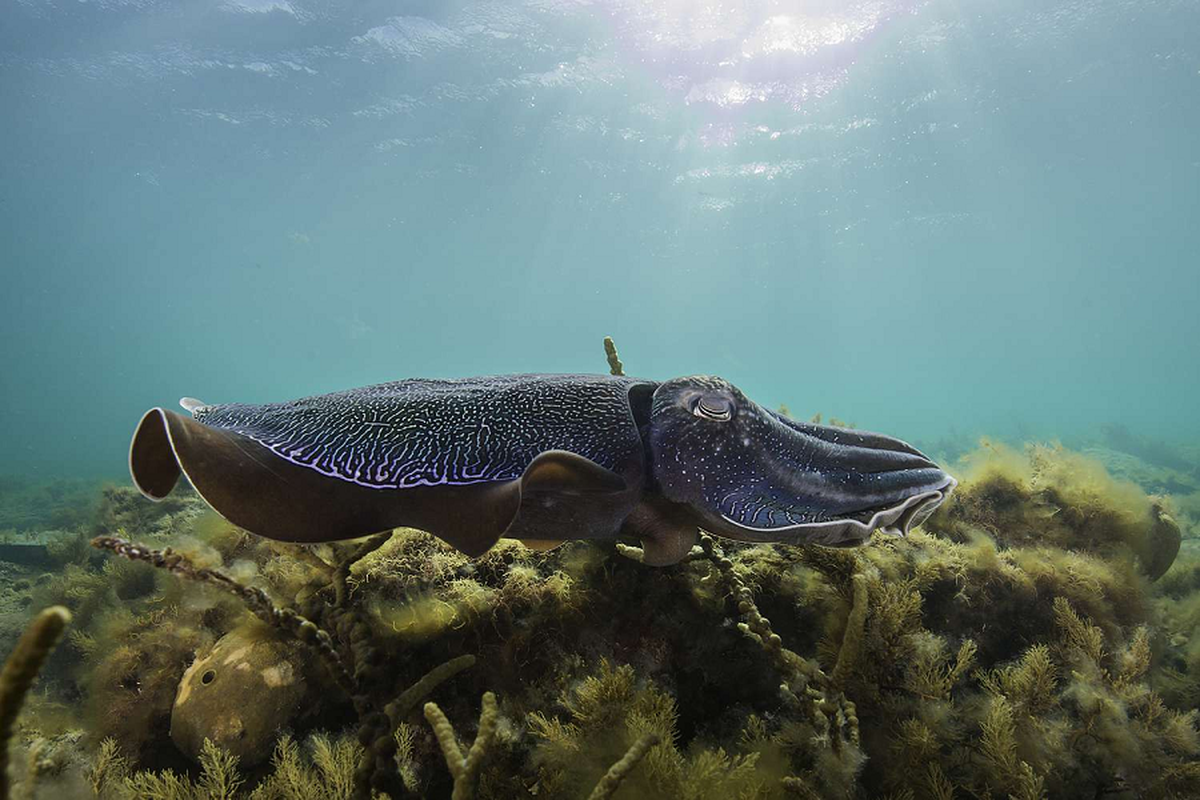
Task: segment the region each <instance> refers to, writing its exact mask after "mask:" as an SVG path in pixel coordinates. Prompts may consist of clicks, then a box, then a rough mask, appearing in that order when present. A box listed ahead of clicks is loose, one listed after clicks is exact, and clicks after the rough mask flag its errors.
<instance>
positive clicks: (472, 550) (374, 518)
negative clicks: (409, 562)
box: [130, 375, 955, 565]
mask: <svg viewBox="0 0 1200 800" xmlns="http://www.w3.org/2000/svg"><path fill="white" fill-rule="evenodd" d="M182 405H183V407H184V409H185V410H186V411H188V412H189V415H186V416H185V415H181V414H178V413H174V412H171V411H166V410H164V409H161V408H155V409H152V410H151V411H149V412H147V414H146V415H145V416H144V417H143V418H142V421H141V424H140V425H139V426H138V428H137V431H136V433H135V434H134V437H133V442H132V444H131V446H130V471H131V473H132V475H133V479H134V483H135V484H136V485H137V487H138V488H139V489H140V490H141V491H142V493H143V494H145V495H146V496H147V497H149V498H151V499H153V500H161V499H162V498H164V497H166V495H167V494H169V493H170V492H171V490H172V489H173V488H174V486H175V485H176V484H177V482H178V480H179V477H180V475H181V474H182V475H184V476H186V477H187V479H188V480H189V481H190V482H191V483H192V485H193V486H194V487H195V488H196V490H197V491H198V492H199V493H200V495H201V496H202V497H203V498H204V499H205V500H206V501H207V502H208V503H209V505H211V506H212V507H213V508H214V509H216V510H217V511H218V512H219V513H220V514H222V515H224V516H225V517H226V518H228V519H229V520H230V521H231V522H233V523H235V524H237V525H240V526H241V527H243V528H245V529H247V530H249V531H252V532H254V533H257V534H260V535H263V536H266V537H268V538H273V539H281V540H286V541H299V542H318V541H330V540H335V539H347V538H355V537H359V536H364V535H369V534H371V533H375V532H377V531H381V530H388V529H391V528H394V527H400V526H411V527H415V528H420V529H423V530H427V531H429V532H431V533H433V534H435V535H437V536H439V537H441V538H442V539H444V540H446V541H447V542H449V543H450V544H451V545H453V546H454V547H456V548H458V549H459V550H461V551H463V552H464V553H467V554H468V555H472V556H475V555H479V554H481V553H483V552H485V551H486V550H487V549H488V548H490V547H491V546H492V545H493V544H495V542H496V541H497V540H498V539H499V538H500V537H502V536H505V537H511V538H518V539H522V540H527V541H529V542H530V543H531V544H532V545H533V546H537V547H548V546H553V544H555V543H556V542H559V541H562V540H564V539H612V538H618V537H620V536H629V537H633V538H637V539H640V540H641V542H642V545H643V550H644V560H645V562H646V563H648V564H653V565H665V564H671V563H675V562H677V561H679V560H680V559H682V558H683V557H684V556H686V555H687V553H688V552H689V551H690V549H691V547H692V546H693V544H695V542H696V538H697V531H698V528H701V527H702V528H705V529H707V530H710V531H712V532H713V533H717V534H719V535H722V536H728V537H730V538H736V539H743V540H748V541H784V542H816V543H820V544H828V545H847V544H855V543H858V542H861V541H863V540H865V539H866V538H867V537H868V536H869V535H870V532H871V531H872V530H874V529H876V528H882V529H884V530H885V531H888V532H891V533H899V534H903V533H905V532H906V531H907V530H908V529H909V528H910V527H911V526H913V525H916V524H919V523H920V522H921V521H922V520H923V519H924V518H925V517H927V516H928V514H929V513H931V512H932V511H933V509H934V508H936V506H937V505H938V504H939V503H941V502H942V500H944V499H945V497H946V496H947V495H948V493H949V492H950V491H951V490H952V489H953V488H954V485H955V484H954V479H953V478H951V477H950V476H948V475H946V474H945V473H944V472H943V471H941V470H940V469H939V468H938V467H937V466H936V465H935V464H933V463H932V462H931V461H929V459H927V458H926V457H925V456H924V455H922V454H921V453H920V452H919V451H917V450H915V449H914V448H912V447H910V446H909V445H907V444H905V443H903V442H901V441H900V440H898V439H892V438H890V437H886V436H882V435H879V434H867V433H862V432H858V431H846V430H843V429H838V428H827V427H822V426H815V425H806V424H801V423H795V422H792V421H791V420H788V419H787V418H785V417H781V416H780V415H778V414H776V413H775V412H771V411H768V410H766V409H764V408H762V407H761V406H758V405H757V404H756V403H754V402H753V401H750V400H749V399H747V398H746V397H745V396H744V395H743V394H742V393H741V392H740V391H739V390H737V388H736V387H734V386H732V385H731V384H729V383H728V382H726V381H723V380H721V379H719V378H712V377H705V376H699V377H692V378H679V379H676V380H673V381H668V382H666V383H657V382H653V381H644V380H639V379H636V378H627V377H624V376H607V375H515V376H495V377H488V378H474V379H464V380H452V381H446V380H408V381H396V382H393V383H388V384H380V385H377V386H369V387H365V388H362V389H355V390H351V391H347V392H338V393H334V394H329V395H321V396H318V397H309V398H304V399H301V400H296V401H293V402H290V403H273V404H266V405H247V404H224V405H220V404H219V405H208V404H204V403H201V402H200V401H198V400H194V399H190V398H185V399H184V400H183V401H182Z"/></svg>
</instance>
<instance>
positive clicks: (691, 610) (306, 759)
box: [8, 443, 1200, 800]
mask: <svg viewBox="0 0 1200 800" xmlns="http://www.w3.org/2000/svg"><path fill="white" fill-rule="evenodd" d="M956 474H959V475H961V476H962V478H963V481H962V485H961V486H960V487H959V490H958V491H957V492H956V494H955V496H954V497H953V498H952V499H951V500H950V501H949V502H948V503H947V504H946V505H945V506H944V507H943V508H942V509H940V510H939V512H938V513H937V514H935V515H934V517H932V518H931V519H930V520H929V521H928V522H927V524H926V526H925V527H924V529H918V530H916V531H914V532H912V533H911V534H910V536H909V537H908V538H907V539H904V540H893V539H886V538H880V537H876V538H875V539H874V540H873V541H872V542H871V543H870V545H868V546H867V547H864V548H859V549H856V550H849V551H846V550H836V549H835V550H831V549H824V548H815V547H811V548H806V547H786V546H766V545H759V546H749V545H740V544H736V543H728V542H722V543H720V544H719V545H715V546H713V547H711V548H710V549H709V550H708V551H703V550H702V549H698V550H697V551H695V553H694V554H693V556H692V557H690V558H689V559H687V560H685V561H684V562H683V563H681V564H679V565H678V566H676V567H672V568H666V569H653V568H647V567H644V566H643V565H641V564H638V563H636V562H635V561H633V560H630V559H628V558H624V557H622V556H621V555H619V554H618V552H617V550H616V549H615V548H612V547H611V546H606V545H603V544H599V543H587V542H571V543H568V544H566V545H563V546H561V547H559V548H556V549H554V550H550V551H545V552H543V551H537V550H530V549H528V548H525V547H524V546H522V545H521V544H519V543H516V542H502V543H501V545H500V546H498V547H496V548H495V549H493V550H492V551H490V552H489V553H487V554H485V555H484V556H483V557H481V558H479V559H473V560H472V559H467V558H465V557H463V556H462V555H461V554H459V553H457V552H455V551H453V550H452V549H450V548H448V547H447V546H445V545H444V544H442V543H441V542H440V541H439V540H437V539H436V538H435V537H432V536H429V535H427V534H423V533H420V532H417V531H398V532H396V533H395V534H394V535H392V536H391V537H390V538H388V539H387V540H386V541H383V540H380V541H379V542H376V543H374V544H373V545H372V548H373V549H369V552H362V551H363V550H364V549H365V548H360V547H358V546H357V545H354V544H346V545H336V546H328V545H326V546H316V547H300V546H290V545H279V544H276V543H269V542H265V541H263V540H259V539H256V538H254V537H250V536H247V535H245V534H244V533H242V532H241V531H238V530H237V529H236V528H233V527H232V526H230V525H228V524H227V523H224V522H223V521H221V520H220V519H219V518H216V517H214V516H213V515H211V514H208V513H205V512H203V510H202V508H201V507H200V504H199V501H198V500H197V499H196V498H194V497H188V496H185V499H184V500H183V501H182V502H181V503H180V504H178V505H176V506H175V507H174V508H172V509H171V510H169V511H168V512H166V513H162V514H159V513H151V512H149V511H146V512H140V511H131V508H132V507H133V506H135V505H136V503H137V501H136V500H135V499H134V498H133V497H132V496H130V495H131V493H124V494H123V493H121V492H110V493H109V495H108V496H107V497H105V498H102V499H101V500H100V501H98V502H97V503H96V509H97V510H96V511H95V512H94V515H95V516H94V518H93V519H91V520H90V521H88V522H86V523H85V524H83V525H81V526H80V528H79V533H78V537H79V538H84V537H86V536H88V535H90V534H93V533H96V532H98V531H99V532H109V533H112V532H116V527H115V523H116V522H117V521H118V520H119V521H120V522H121V524H122V525H124V526H126V527H124V528H123V529H122V532H123V533H124V535H126V536H128V537H129V538H132V539H137V540H139V541H142V542H144V543H146V544H148V545H151V546H155V547H164V546H167V545H170V546H172V547H174V548H176V549H177V550H178V551H180V552H183V553H185V554H186V555H187V557H188V558H189V559H190V561H191V562H192V563H194V564H195V565H197V566H198V567H200V568H205V569H218V570H221V571H222V572H223V573H224V574H226V575H228V576H229V577H230V578H231V579H233V580H236V581H237V582H238V583H239V584H243V585H245V586H249V587H254V588H255V589H256V590H261V591H262V592H263V593H265V595H266V596H267V597H269V598H270V599H271V601H272V602H273V604H275V605H277V606H278V607H281V608H289V607H294V608H296V609H298V610H301V611H302V612H303V613H304V614H305V615H308V616H311V618H312V619H314V620H316V621H317V624H319V625H321V626H322V627H325V628H326V629H327V630H328V632H329V636H330V641H331V643H332V646H333V647H334V648H335V649H336V651H337V653H338V654H339V657H340V658H341V659H343V660H344V661H345V663H346V664H347V665H349V667H350V669H351V670H352V672H354V675H355V680H356V682H357V685H358V687H359V688H358V689H356V690H355V691H357V692H360V693H361V699H360V701H359V702H358V703H357V705H356V703H355V702H352V699H351V698H347V697H345V696H343V695H342V694H340V693H338V691H337V690H336V689H335V688H333V686H332V679H329V680H330V681H331V691H330V693H329V694H330V697H331V701H330V702H329V703H328V704H327V706H326V707H324V708H322V709H321V711H320V713H318V714H316V715H315V718H314V719H312V720H311V721H308V722H306V723H305V724H306V728H305V729H304V730H298V731H280V733H279V736H278V739H277V741H276V742H275V748H274V755H273V756H272V758H271V760H270V762H269V763H267V764H265V765H262V766H255V765H252V764H234V763H233V762H232V761H231V760H230V758H229V756H228V754H226V753H223V752H221V751H219V749H215V748H214V747H213V746H211V745H210V746H209V747H208V748H206V749H205V750H204V751H203V752H202V754H201V757H200V759H199V762H198V763H192V762H190V761H189V760H187V759H186V758H184V757H183V756H182V755H181V754H180V753H179V752H178V751H176V750H175V748H174V745H173V744H172V743H171V741H170V737H169V736H167V735H166V728H165V726H166V724H167V722H168V721H169V717H170V712H171V707H172V705H173V703H174V695H175V687H176V686H178V683H179V679H180V677H181V676H182V674H183V671H184V670H185V669H186V668H187V666H188V665H189V664H190V663H191V662H192V661H193V660H194V659H195V658H196V657H198V656H199V655H200V654H202V653H204V652H206V650H207V648H209V647H211V646H212V643H213V642H215V641H217V640H218V639H219V638H220V637H221V636H223V635H224V634H226V633H228V632H229V631H231V630H234V629H236V628H238V627H239V626H242V625H244V624H246V619H247V618H248V612H247V611H246V609H245V607H244V605H243V604H242V603H241V602H240V601H239V600H238V599H237V597H234V596H230V595H229V594H228V593H225V592H219V591H215V590H214V589H213V588H212V587H210V586H206V585H204V584H197V583H195V582H190V581H180V580H178V579H177V578H176V577H175V576H173V575H170V574H168V573H166V572H164V571H161V570H154V569H152V568H151V567H149V566H147V565H145V564H140V563H131V562H127V561H123V560H111V559H108V560H106V559H103V558H99V557H97V554H96V553H95V552H91V551H85V550H83V549H82V548H80V547H78V546H77V545H75V544H72V543H70V542H68V543H67V544H66V545H64V546H62V547H60V548H57V549H56V551H55V555H54V558H55V559H56V564H57V567H56V569H55V570H54V571H52V572H50V573H48V574H47V575H46V576H45V577H40V576H39V575H38V574H31V575H29V576H28V577H27V578H25V579H23V580H24V583H23V584H22V587H21V588H20V589H14V588H10V589H9V590H8V591H9V592H10V594H11V595H12V596H13V597H16V596H17V595H18V594H20V595H21V596H24V597H29V598H31V600H30V603H29V605H30V606H33V607H41V606H43V605H48V604H51V603H62V604H64V605H66V606H67V607H68V608H70V609H71V610H72V612H73V613H74V615H75V620H76V624H75V625H74V626H73V629H72V631H71V633H70V634H69V636H68V639H67V642H66V644H65V645H64V646H63V647H62V648H60V650H59V652H58V653H57V654H56V655H55V656H54V657H53V658H51V659H50V662H49V663H48V665H47V669H46V674H45V676H44V678H45V682H46V686H45V689H44V691H43V693H41V694H40V695H34V696H32V697H31V699H30V703H29V705H28V708H27V712H26V714H25V716H24V717H23V718H22V727H21V728H20V730H19V731H18V736H17V739H18V745H19V747H18V748H17V749H18V751H19V752H17V753H15V755H14V761H15V762H17V764H18V766H20V765H22V764H33V765H39V766H36V768H35V769H33V770H29V769H23V770H22V769H18V770H16V773H17V776H18V779H19V780H22V781H23V782H24V783H26V784H29V785H32V786H33V787H34V789H36V788H37V787H39V786H40V787H41V791H42V792H43V793H45V795H46V796H55V797H58V796H70V797H73V796H81V797H92V796H100V797H112V798H126V797H135V796H139V797H163V798H176V797H178V798H194V797H207V796H229V797H234V796H236V797H239V798H246V797H254V798H276V797H278V798H285V797H288V798H290V797H309V796H311V797H329V798H334V797H337V798H342V797H345V798H350V797H363V796H367V795H366V794H364V789H363V784H362V782H361V779H360V777H358V776H359V774H360V771H361V767H362V766H363V765H364V764H368V763H369V764H371V765H372V770H376V771H377V770H379V769H386V770H389V771H391V773H392V774H393V776H394V779H393V781H392V783H391V784H390V786H389V791H388V796H392V797H400V796H422V797H449V796H451V794H452V793H453V791H454V783H455V780H454V776H453V775H452V774H451V771H450V770H449V769H447V765H446V757H445V755H444V752H445V751H444V747H443V745H442V744H440V743H439V741H438V737H437V736H436V735H435V732H434V728H433V727H432V726H431V725H430V724H429V723H428V722H427V721H426V720H425V718H424V716H423V715H422V713H421V709H420V704H421V702H423V699H424V698H417V699H416V700H413V701H412V702H405V703H403V704H402V705H403V709H402V710H401V709H400V706H393V707H392V710H393V712H394V713H389V714H387V715H382V716H383V719H384V721H383V722H382V723H374V725H375V727H373V728H372V727H370V726H364V715H363V713H362V712H363V711H364V710H367V711H368V713H369V709H370V708H371V707H374V708H377V709H380V710H382V709H384V708H385V707H386V706H388V704H389V703H392V702H393V701H395V700H396V699H397V698H398V697H400V695H401V694H403V693H404V690H405V689H406V688H408V687H410V686H412V685H414V684H420V683H421V678H422V676H423V675H426V674H427V673H436V670H437V669H438V668H439V665H442V664H445V663H446V662H449V661H451V659H454V658H456V657H459V656H462V655H463V654H471V655H472V656H474V659H475V662H474V666H471V667H469V668H465V669H463V670H458V671H457V672H456V674H455V676H454V677H453V680H452V681H447V682H445V683H444V684H442V685H440V686H437V687H436V688H433V687H430V688H429V689H428V692H433V693H435V694H436V704H437V707H438V709H439V711H440V713H441V714H443V715H444V718H445V719H446V720H447V722H448V724H449V725H450V726H451V727H452V728H453V729H454V730H457V731H460V732H461V734H462V736H463V737H464V738H465V739H466V740H467V741H468V742H469V741H471V740H473V739H474V738H475V736H476V733H477V731H478V728H479V721H478V720H479V709H480V702H481V701H480V698H482V697H484V696H485V693H487V692H491V693H493V694H494V696H495V698H496V704H495V716H494V717H493V718H492V719H491V722H490V723H489V724H491V725H494V729H493V732H492V733H491V734H490V735H489V737H488V738H487V739H486V745H485V749H486V757H483V756H482V755H481V757H480V759H479V760H478V762H476V764H475V766H477V768H478V774H477V779H478V784H477V787H476V788H475V795H474V796H476V797H480V798H519V797H531V798H532V797H537V798H539V800H540V798H560V797H561V798H583V797H588V796H589V795H590V794H591V793H593V792H595V791H599V789H598V788H597V787H598V785H599V784H601V783H603V781H604V779H605V776H606V775H607V774H608V773H609V772H610V771H611V770H613V769H614V765H617V764H621V763H624V764H625V765H626V768H624V772H623V773H622V780H620V781H619V782H616V783H613V784H611V787H612V789H611V796H612V797H615V798H638V797H680V798H687V797H694V798H706V797H747V798H749V797H763V798H774V797H821V798H826V797H828V798H851V797H853V798H858V797H894V798H904V797H911V798H925V797H933V798H949V797H1006V796H1007V797H1020V798H1036V797H1055V798H1058V797H1066V798H1070V797H1094V796H1096V795H1098V794H1102V795H1104V796H1111V797H1151V798H1157V797H1162V798H1172V797H1174V798H1183V797H1188V796H1189V792H1190V791H1191V787H1192V786H1193V785H1195V782H1196V781H1200V739H1198V734H1197V728H1196V725H1197V719H1196V717H1197V712H1196V709H1197V704H1198V702H1200V636H1197V635H1196V633H1195V631H1196V630H1197V629H1200V557H1198V555H1200V554H1198V553H1197V550H1196V548H1194V546H1193V545H1192V544H1191V538H1190V537H1191V535H1192V531H1191V528H1190V524H1189V521H1188V517H1187V516H1186V515H1185V514H1178V516H1177V517H1176V518H1178V519H1179V520H1180V523H1179V524H1178V525H1176V529H1177V530H1179V529H1182V532H1183V539H1184V541H1183V545H1184V546H1183V548H1182V549H1181V550H1180V552H1179V556H1178V557H1177V558H1175V560H1174V563H1173V565H1172V566H1170V569H1169V570H1167V571H1165V574H1162V577H1161V578H1159V579H1158V580H1157V581H1156V582H1155V581H1151V579H1150V577H1151V576H1150V575H1148V574H1147V572H1148V570H1147V567H1146V564H1147V562H1148V561H1150V560H1151V558H1152V557H1153V556H1148V555H1147V553H1148V550H1147V547H1146V542H1147V541H1148V540H1150V539H1152V537H1153V530H1154V527H1155V525H1156V524H1160V518H1159V516H1156V514H1158V513H1159V512H1156V511H1155V509H1156V508H1157V509H1159V511H1161V512H1162V513H1166V514H1167V516H1168V517H1170V516H1172V513H1168V512H1167V511H1166V509H1171V511H1172V512H1174V506H1173V505H1172V504H1173V503H1174V499H1173V498H1162V497H1155V496H1150V495H1147V494H1146V493H1145V492H1144V491H1142V490H1141V489H1140V488H1139V487H1138V486H1136V485H1134V484H1132V483H1130V482H1125V481H1121V480H1118V479H1115V478H1113V477H1112V476H1111V475H1110V474H1109V473H1108V472H1107V471H1106V470H1105V469H1104V468H1103V466H1102V465H1100V464H1099V463H1098V462H1096V461H1095V460H1093V459H1089V458H1087V457H1086V456H1083V455H1081V454H1078V453H1074V452H1071V451H1068V450H1065V449H1063V448H1061V447H1056V446H1034V447H1031V448H1029V449H1027V450H1025V451H1023V452H1022V451H1017V450H1012V449H1009V448H1006V447H1003V446H1001V445H997V444H994V443H985V444H984V445H983V446H982V447H981V448H979V449H978V450H976V451H974V452H972V453H971V454H970V455H969V456H968V457H967V458H966V460H965V461H964V464H963V469H962V470H961V471H956ZM1172 524H1175V523H1174V522H1172ZM109 526H113V527H109ZM181 543H182V544H181ZM1160 566H1161V565H1160ZM1155 571H1158V570H1149V572H1155ZM364 643H369V646H368V645H367V644H364ZM464 663H465V662H464ZM381 665H386V668H384V667H383V666H381ZM426 693H427V692H426V690H425V689H422V690H421V692H420V694H426ZM113 712H115V713H113ZM359 729H362V730H368V729H369V730H371V731H372V732H371V733H370V734H366V735H367V737H368V738H367V740H368V742H369V747H364V745H362V744H360V743H359V741H358V740H357V739H356V737H355V731H356V730H359ZM384 739H386V740H387V742H388V744H387V746H386V747H381V746H380V742H381V741H382V740H384ZM21 748H23V750H22V749H21ZM631 753H632V754H633V755H634V756H637V757H635V758H631V759H629V760H628V761H626V759H627V757H628V756H630V754H631ZM21 776H24V777H23V778H22V777H21ZM606 785H609V784H606ZM32 791H33V789H31V790H30V791H29V792H27V793H26V794H27V795H28V794H30V793H31V792H32ZM367 791H368V792H369V793H373V796H375V797H381V796H383V795H382V794H381V793H380V788H379V787H378V786H376V788H374V789H371V790H367ZM605 791H608V790H607V789H606V790H605ZM62 792H68V794H62ZM214 793H215V794H214Z"/></svg>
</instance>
